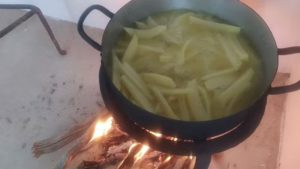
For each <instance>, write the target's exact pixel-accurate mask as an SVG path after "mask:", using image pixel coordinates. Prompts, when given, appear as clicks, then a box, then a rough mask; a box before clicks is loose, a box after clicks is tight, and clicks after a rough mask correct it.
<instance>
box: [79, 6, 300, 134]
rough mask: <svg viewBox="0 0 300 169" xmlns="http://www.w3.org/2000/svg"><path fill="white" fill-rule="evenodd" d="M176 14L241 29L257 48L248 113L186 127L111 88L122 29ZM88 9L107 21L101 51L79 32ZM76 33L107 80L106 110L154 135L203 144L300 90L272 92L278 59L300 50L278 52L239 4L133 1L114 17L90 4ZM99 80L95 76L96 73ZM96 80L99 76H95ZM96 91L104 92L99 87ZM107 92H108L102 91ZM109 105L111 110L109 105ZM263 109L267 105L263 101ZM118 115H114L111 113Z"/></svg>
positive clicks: (262, 27) (258, 23)
mask: <svg viewBox="0 0 300 169" xmlns="http://www.w3.org/2000/svg"><path fill="white" fill-rule="evenodd" d="M175 9H188V10H192V11H202V12H206V13H209V14H212V15H215V16H217V17H219V18H221V19H224V20H226V21H228V22H229V23H232V24H234V25H238V26H240V27H241V28H242V30H243V33H244V34H245V35H246V36H247V38H248V39H250V40H251V41H252V43H253V44H254V47H255V48H256V49H257V51H258V53H259V55H260V56H261V60H262V62H263V66H264V78H265V79H264V82H263V85H264V86H263V87H262V88H263V90H262V91H261V94H260V96H259V97H258V98H257V99H256V102H254V104H252V105H251V106H249V107H248V108H246V109H244V110H242V111H240V112H237V113H233V115H231V116H228V117H225V118H222V119H216V120H210V121H197V122H186V121H180V120H173V119H169V118H165V117H161V116H158V115H155V114H153V113H150V112H148V111H146V110H144V109H142V108H140V107H138V106H136V105H134V104H132V103H131V102H130V101H129V100H127V99H126V98H125V97H124V96H123V95H122V94H121V93H120V92H119V91H118V89H117V88H116V87H115V86H114V84H113V83H112V80H111V79H112V78H111V75H112V55H111V50H112V48H113V47H114V45H115V44H116V42H117V40H118V37H119V36H120V35H121V34H122V33H123V27H124V26H130V25H132V24H133V23H134V22H135V21H138V20H141V19H143V18H146V17H147V16H150V15H154V14H156V13H159V12H165V11H168V10H175ZM93 10H99V11H101V12H102V13H103V14H105V15H106V16H108V17H109V18H111V20H110V22H109V23H108V25H107V27H106V29H105V31H104V34H103V38H102V46H101V45H99V44H98V43H97V42H96V41H94V40H93V39H91V38H90V37H89V36H88V35H87V34H86V33H85V31H84V29H83V22H84V20H85V19H86V17H87V16H88V14H89V13H90V12H91V11H93ZM78 32H79V34H80V35H81V36H82V38H83V39H84V40H85V41H86V42H88V43H89V44H90V45H91V46H93V47H94V48H95V49H97V50H99V51H100V52H101V55H102V68H103V72H104V74H105V76H106V78H105V81H106V85H107V87H108V88H109V89H110V90H109V95H110V97H109V98H104V101H105V103H106V105H107V106H108V108H109V109H110V110H112V112H113V113H114V114H115V115H118V114H125V115H126V116H127V117H128V118H129V119H130V121H132V123H136V124H138V125H139V126H141V127H143V128H145V129H148V130H151V131H159V132H161V133H162V134H164V135H168V136H176V137H179V138H182V139H205V138H207V137H211V136H215V135H218V134H221V133H224V132H226V131H228V130H230V129H232V128H234V127H236V126H237V125H239V124H241V123H242V122H243V121H245V119H246V118H247V117H249V115H250V116H251V114H253V113H255V110H257V106H258V105H261V104H262V100H266V98H267V96H268V95H269V94H281V93H285V92H291V91H296V90H298V89H300V82H297V83H295V84H293V85H290V86H284V87H276V88H273V87H271V83H272V81H273V79H274V77H275V75H276V73H277V68H278V55H286V54H292V53H300V47H291V48H284V49H278V48H277V45H276V42H275V40H274V37H273V35H272V32H271V31H270V29H269V28H268V26H267V24H266V23H265V22H264V21H263V19H262V18H261V17H260V16H259V15H258V14H256V13H255V12H254V11H253V10H252V9H251V8H249V7H248V6H246V5H245V4H243V3H241V2H240V1H238V0H214V1H212V0H201V1H199V0H185V1H182V0H132V1H130V2H129V3H127V4H126V5H125V6H123V7H122V8H121V9H120V10H119V11H118V12H117V13H116V14H113V13H112V12H110V11H109V10H107V9H106V8H105V7H103V6H100V5H93V6H91V7H89V8H87V9H86V10H85V11H84V12H83V14H82V16H81V17H80V19H79V22H78ZM99 76H100V74H99ZM99 78H101V77H99ZM100 88H101V91H102V93H103V90H107V88H105V87H103V86H100ZM106 92H107V91H106ZM112 101H113V102H114V104H113V106H117V109H116V108H115V107H112V104H110V103H111V102H112ZM263 104H266V103H265V102H263ZM116 111H117V112H116Z"/></svg>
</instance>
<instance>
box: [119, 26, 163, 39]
mask: <svg viewBox="0 0 300 169" xmlns="http://www.w3.org/2000/svg"><path fill="white" fill-rule="evenodd" d="M124 29H125V31H126V32H127V33H128V34H129V35H130V36H133V35H136V36H137V37H138V38H141V39H150V38H154V37H156V36H158V35H160V34H162V33H163V32H164V31H166V30H167V26H164V25H159V26H156V27H153V28H150V29H133V28H124Z"/></svg>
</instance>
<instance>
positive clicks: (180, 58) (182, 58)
mask: <svg viewBox="0 0 300 169" xmlns="http://www.w3.org/2000/svg"><path fill="white" fill-rule="evenodd" d="M191 42H192V39H189V40H187V41H186V42H185V43H184V45H183V46H182V48H181V50H180V53H179V54H178V56H177V61H176V63H177V64H178V65H183V64H184V62H185V52H186V49H187V48H188V46H189V45H190V43H191Z"/></svg>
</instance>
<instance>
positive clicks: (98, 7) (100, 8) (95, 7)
mask: <svg viewBox="0 0 300 169" xmlns="http://www.w3.org/2000/svg"><path fill="white" fill-rule="evenodd" d="M93 10H98V11H100V12H102V13H103V14H104V15H106V16H107V17H109V18H110V19H111V18H113V16H114V13H112V12H111V11H110V10H108V9H106V8H105V7H104V6H101V5H92V6H90V7H88V8H87V9H86V10H85V11H84V12H83V13H82V15H81V16H80V18H79V21H78V25H77V30H78V33H79V35H80V36H81V37H82V39H84V40H85V41H86V42H87V43H88V44H90V45H91V46H92V47H94V48H95V49H97V50H98V51H100V52H101V50H102V46H101V45H100V44H99V43H98V42H96V41H95V40H93V39H92V38H91V37H89V35H87V33H86V32H85V30H84V28H83V23H84V21H85V19H86V17H87V16H88V15H89V14H90V13H91V12H92V11H93Z"/></svg>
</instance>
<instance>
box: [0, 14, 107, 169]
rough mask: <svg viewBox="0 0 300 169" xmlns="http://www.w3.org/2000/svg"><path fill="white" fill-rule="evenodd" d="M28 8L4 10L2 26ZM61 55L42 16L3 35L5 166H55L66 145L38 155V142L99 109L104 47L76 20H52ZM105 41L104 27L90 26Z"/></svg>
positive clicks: (0, 71) (0, 153) (0, 141)
mask: <svg viewBox="0 0 300 169" xmlns="http://www.w3.org/2000/svg"><path fill="white" fill-rule="evenodd" d="M22 14H23V12H19V11H6V10H0V29H2V28H4V27H5V26H7V25H8V24H9V23H11V22H12V21H14V20H15V19H17V18H18V17H19V16H21V15H22ZM48 21H49V24H50V26H51V27H52V28H53V31H54V34H55V35H56V37H57V39H58V41H59V43H60V44H61V46H62V47H63V48H64V49H66V50H67V52H68V54H67V55H66V56H60V55H59V54H58V53H57V51H56V49H55V48H54V46H53V44H52V42H51V41H50V38H49V36H48V35H47V33H46V31H45V30H44V28H43V27H42V24H41V23H40V21H39V20H38V17H37V16H34V17H33V18H31V19H30V20H28V21H27V22H25V23H24V24H22V25H21V26H19V27H17V28H16V29H15V30H13V31H12V32H10V33H9V34H7V35H6V36H5V37H3V38H1V39H0V106H1V109H0V168H1V169H51V168H54V166H55V165H56V163H57V162H58V160H59V159H60V158H61V155H62V153H63V152H64V151H65V150H62V151H59V152H57V153H53V154H50V155H47V156H42V157H41V158H40V159H35V158H33V157H32V154H31V146H32V144H33V142H34V141H38V140H41V139H45V138H48V137H49V136H53V135H56V134H59V133H62V132H64V130H65V129H68V128H69V127H70V126H72V125H74V124H75V123H77V122H78V121H82V120H84V119H86V118H88V117H89V115H90V114H93V113H97V112H98V111H99V110H100V109H99V105H98V103H101V97H100V94H99V85H98V70H99V67H100V55H99V52H98V51H96V50H94V49H93V48H92V47H90V46H89V45H87V44H86V43H85V42H84V41H83V40H82V39H81V38H80V37H79V35H78V33H77V30H76V25H75V24H73V23H68V22H62V21H57V20H52V19H48ZM88 31H89V32H90V33H91V35H92V36H93V37H95V38H96V39H98V40H100V38H101V34H102V31H101V30H97V29H88Z"/></svg>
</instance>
